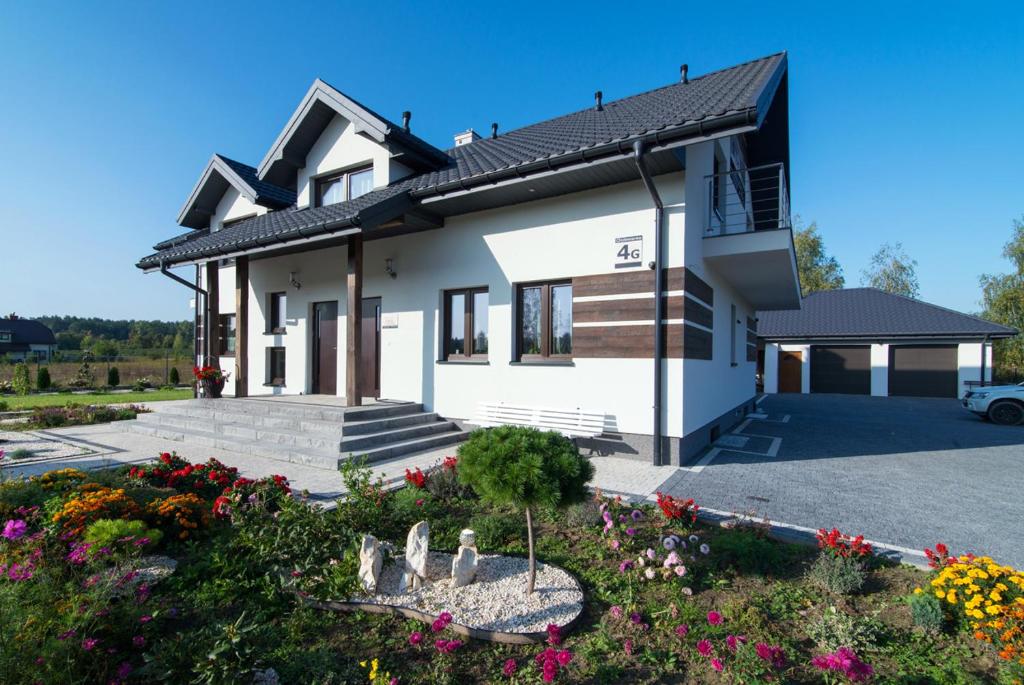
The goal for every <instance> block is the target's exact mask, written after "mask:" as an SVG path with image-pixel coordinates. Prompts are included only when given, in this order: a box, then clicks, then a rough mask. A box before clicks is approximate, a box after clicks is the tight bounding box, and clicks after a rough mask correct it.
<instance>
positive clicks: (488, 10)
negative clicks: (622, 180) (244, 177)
mask: <svg viewBox="0 0 1024 685" xmlns="http://www.w3.org/2000/svg"><path fill="white" fill-rule="evenodd" d="M775 4H778V3H754V4H749V5H746V4H743V3H737V2H732V3H717V4H716V3H706V2H702V3H686V2H672V3H664V4H660V5H656V4H654V3H642V4H640V5H626V4H623V3H621V2H616V3H610V4H607V5H604V4H601V3H594V2H588V3H584V4H573V3H552V2H547V3H543V4H528V3H514V4H509V5H502V4H500V3H473V4H471V5H467V6H465V7H461V8H460V7H455V6H454V4H447V3H446V4H436V5H435V4H431V3H426V2H417V3H408V4H405V3H395V2H393V3H387V4H384V3H351V4H349V3H325V2H322V1H321V2H317V3H309V4H305V3H301V2H291V3H287V4H282V3H273V4H271V3H262V4H261V3H258V2H249V3H239V4H234V5H232V4H229V3H203V4H188V3H160V4H156V3H149V2H139V3H132V4H129V3H103V4H101V3H47V2H32V3H4V4H3V5H2V7H0V150H2V156H0V158H2V160H3V162H4V163H2V164H0V310H2V311H3V312H5V313H6V312H8V311H18V312H19V313H22V314H25V315H33V314H36V315H37V314H51V313H60V314H77V315H95V316H108V317H134V318H162V319H181V318H188V317H189V316H190V310H189V309H188V307H187V302H188V298H189V292H188V291H187V290H186V289H184V288H183V287H181V286H179V285H176V284H174V283H172V282H171V281H170V280H169V279H166V278H164V277H162V276H160V275H156V274H151V275H143V274H142V273H141V272H139V271H138V270H137V269H135V267H134V263H135V261H136V260H137V259H138V258H139V257H141V256H143V255H144V254H148V252H149V251H150V247H151V246H152V245H153V243H155V242H157V241H159V240H161V239H164V238H167V237H170V236H172V235H175V233H176V232H180V231H181V230H182V229H180V228H179V227H178V226H177V225H176V224H175V218H176V216H177V212H178V209H179V208H180V206H181V204H182V202H183V201H184V199H185V197H186V196H187V194H188V192H189V191H190V190H191V188H192V185H193V184H194V183H195V180H196V178H197V177H198V175H199V173H200V171H201V170H202V168H203V165H204V164H205V163H206V161H207V159H208V158H209V156H210V154H211V153H212V152H220V153H223V154H226V155H228V156H231V157H235V158H237V159H240V160H242V161H246V162H249V163H250V164H256V163H258V162H259V160H260V159H261V158H262V157H263V155H264V153H265V152H266V150H267V148H268V147H269V145H270V143H271V142H272V141H273V139H274V137H275V136H276V135H277V133H278V132H279V130H280V128H281V127H282V126H283V125H284V123H285V121H286V120H287V118H288V116H289V115H290V114H291V112H292V110H293V109H294V107H295V106H296V105H297V103H298V101H299V99H300V98H301V97H302V95H303V94H304V93H305V91H306V89H307V88H308V87H309V84H310V82H311V81H312V80H313V79H314V78H315V77H317V76H320V77H322V78H324V79H325V80H327V81H328V82H330V83H331V84H333V85H335V86H336V87H338V88H340V89H341V90H343V91H345V92H347V93H349V94H351V95H352V96H353V97H355V98H357V99H359V100H361V101H362V102H364V103H365V104H367V105H368V106H370V107H372V108H373V109H375V110H377V111H379V112H381V113H382V114H384V115H386V116H389V117H391V118H393V119H398V118H400V115H401V112H402V110H405V109H410V110H412V112H413V118H412V127H413V130H414V131H415V132H416V133H418V134H419V135H421V136H423V137H424V138H426V139H427V140H428V141H430V142H432V143H434V144H435V145H438V146H442V147H447V146H449V145H450V144H451V136H452V134H453V133H455V132H457V131H460V130H464V129H465V128H467V127H474V128H476V129H477V130H483V131H486V130H488V127H489V125H490V122H492V121H498V122H500V124H501V128H502V130H509V129H511V128H514V127H517V126H521V125H524V124H528V123H531V122H534V121H538V120H541V119H545V118H548V117H552V116H557V115H559V114H564V113H566V112H569V111H573V110H576V109H580V108H582V107H587V106H589V105H590V104H592V98H593V92H594V91H595V90H597V89H601V90H603V91H604V93H605V98H606V100H610V99H614V98H617V97H621V96H625V95H629V94H633V93H636V92H639V91H642V90H646V89H649V88H653V87H657V86H660V85H663V84H665V83H669V82H672V81H674V80H675V79H676V78H677V77H678V68H679V64H681V63H683V62H687V63H689V65H690V74H691V75H699V74H701V73H704V72H706V71H711V70H714V69H718V68H721V67H725V66H729V65H731V64H735V63H738V62H741V61H745V60H748V59H752V58H755V57H759V56H762V55H765V54H769V53H772V52H776V51H778V50H788V51H789V59H790V70H791V78H790V111H791V124H790V125H791V145H792V150H791V155H792V161H791V164H792V186H793V187H792V195H793V209H794V212H795V213H799V214H800V215H802V217H803V218H804V219H805V220H807V221H810V220H815V221H817V222H818V225H819V227H820V228H821V231H822V233H823V235H824V238H825V241H826V245H827V247H828V249H829V250H830V251H831V252H832V253H833V254H834V255H835V256H836V257H837V258H838V259H839V261H840V262H841V264H842V266H843V267H844V269H845V272H846V276H847V284H848V285H858V284H859V281H860V271H861V269H862V268H863V267H864V266H865V265H866V264H867V262H868V259H869V258H870V256H871V254H872V252H874V250H875V249H877V248H878V246H879V245H880V244H881V243H883V242H886V241H901V242H902V243H903V245H904V247H905V249H906V250H907V252H909V253H910V255H911V256H912V257H914V258H915V259H917V261H918V274H919V277H920V281H921V295H922V297H923V299H925V300H927V301H931V302H935V303H937V304H942V305H945V306H948V307H953V308H956V309H961V310H964V311H972V310H976V309H977V308H978V300H979V298H980V292H979V289H978V280H977V277H978V275H979V274H981V273H984V272H1000V271H1005V270H1007V268H1008V265H1007V263H1006V262H1005V261H1004V260H1003V259H1002V258H1001V256H1000V252H1001V248H1002V245H1003V243H1004V242H1006V240H1007V238H1008V237H1009V235H1010V228H1011V222H1012V220H1013V219H1014V218H1015V217H1020V216H1021V215H1022V214H1024V164H1022V160H1024V134H1022V132H1021V124H1020V122H1021V117H1022V116H1024V76H1022V74H1024V48H1022V47H1021V42H1020V37H1021V35H1024V9H1021V6H1020V5H1019V4H1017V3H1005V4H998V3H997V4H993V5H987V4H983V3H971V4H966V3H965V4H962V5H960V6H952V5H942V4H933V3H929V4H928V5H917V4H916V3H908V4H907V5H908V6H907V7H906V8H900V7H897V6H896V5H899V4H901V3H884V4H871V3H860V4H857V5H856V6H855V7H856V9H855V10H852V11H851V10H850V9H849V7H850V6H849V5H844V6H842V7H840V6H838V5H837V6H835V7H829V6H828V5H829V3H817V4H809V3H808V4H802V5H795V4H794V5H789V6H787V8H785V9H781V10H780V9H777V8H774V7H772V5H775ZM214 5H216V6H214ZM925 8H927V9H925ZM641 10H643V11H641Z"/></svg>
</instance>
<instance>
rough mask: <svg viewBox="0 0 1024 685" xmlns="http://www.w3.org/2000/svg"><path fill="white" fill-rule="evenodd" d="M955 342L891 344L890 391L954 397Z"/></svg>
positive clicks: (904, 394) (909, 395) (903, 393)
mask: <svg viewBox="0 0 1024 685" xmlns="http://www.w3.org/2000/svg"><path fill="white" fill-rule="evenodd" d="M956 357H957V346H956V345H890V346H889V394H890V395H899V396H903V397H956V396H957V370H956V364H957V360H956Z"/></svg>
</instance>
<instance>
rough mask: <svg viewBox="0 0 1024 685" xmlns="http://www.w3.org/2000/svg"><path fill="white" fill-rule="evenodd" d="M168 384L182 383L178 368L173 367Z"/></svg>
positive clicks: (168, 377)
mask: <svg viewBox="0 0 1024 685" xmlns="http://www.w3.org/2000/svg"><path fill="white" fill-rule="evenodd" d="M167 382H168V383H170V384H171V385H178V384H179V383H181V375H180V374H179V373H178V367H176V366H172V367H171V371H170V373H169V374H168V376H167Z"/></svg>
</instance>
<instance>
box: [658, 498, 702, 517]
mask: <svg viewBox="0 0 1024 685" xmlns="http://www.w3.org/2000/svg"><path fill="white" fill-rule="evenodd" d="M658 507H660V508H661V513H662V514H664V516H665V518H667V519H669V520H674V519H681V518H689V519H690V523H694V522H695V521H696V520H697V511H698V510H699V509H700V507H699V506H697V504H695V503H694V501H693V498H690V499H688V500H686V501H683V500H681V499H676V498H675V497H673V496H672V495H665V494H662V493H660V492H659V493H658Z"/></svg>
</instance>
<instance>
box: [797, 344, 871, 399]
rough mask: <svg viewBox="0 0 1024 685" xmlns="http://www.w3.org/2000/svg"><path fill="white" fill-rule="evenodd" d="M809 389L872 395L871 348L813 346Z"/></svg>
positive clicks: (862, 346) (863, 346)
mask: <svg viewBox="0 0 1024 685" xmlns="http://www.w3.org/2000/svg"><path fill="white" fill-rule="evenodd" d="M811 392H839V393H845V394H847V395H870V394H871V347H869V346H868V345H812V346H811Z"/></svg>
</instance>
